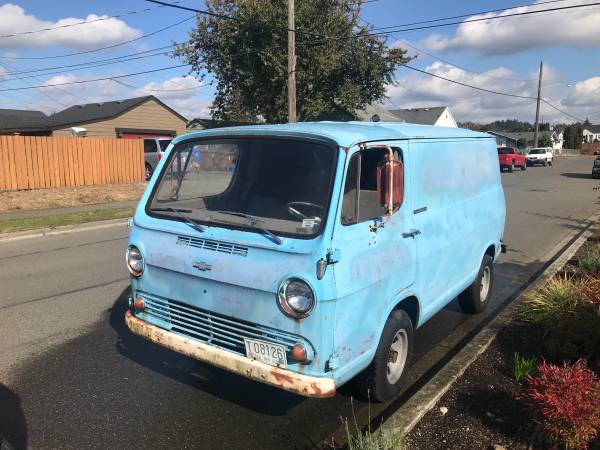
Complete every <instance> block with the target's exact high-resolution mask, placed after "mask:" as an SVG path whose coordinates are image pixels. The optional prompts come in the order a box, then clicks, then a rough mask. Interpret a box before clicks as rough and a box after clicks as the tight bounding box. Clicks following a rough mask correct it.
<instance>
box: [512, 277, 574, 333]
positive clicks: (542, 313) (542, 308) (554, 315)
mask: <svg viewBox="0 0 600 450" xmlns="http://www.w3.org/2000/svg"><path fill="white" fill-rule="evenodd" d="M582 301H584V298H583V295H582V294H581V292H580V290H579V289H578V286H577V285H576V284H575V283H574V282H573V281H572V280H571V279H570V278H569V277H567V276H562V277H556V278H553V279H551V280H550V281H548V282H547V283H546V284H545V285H544V286H543V287H541V288H539V289H537V290H536V291H534V292H533V293H532V294H531V295H529V296H528V297H527V299H526V301H525V303H524V304H523V313H524V315H525V317H527V318H528V319H531V320H533V321H534V322H540V323H541V324H542V325H546V326H552V325H556V323H557V322H560V321H561V320H563V319H565V318H566V317H568V316H569V315H572V314H573V313H574V312H575V311H576V309H577V306H578V304H580V303H581V302H582Z"/></svg>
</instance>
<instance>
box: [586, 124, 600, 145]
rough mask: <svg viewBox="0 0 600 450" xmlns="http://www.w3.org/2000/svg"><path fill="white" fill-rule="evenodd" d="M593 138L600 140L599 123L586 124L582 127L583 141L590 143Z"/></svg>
mask: <svg viewBox="0 0 600 450" xmlns="http://www.w3.org/2000/svg"><path fill="white" fill-rule="evenodd" d="M595 140H598V141H600V125H588V126H587V127H584V129H583V142H587V143H588V144H591V143H592V142H594V141H595Z"/></svg>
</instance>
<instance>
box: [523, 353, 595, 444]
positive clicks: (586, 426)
mask: <svg viewBox="0 0 600 450" xmlns="http://www.w3.org/2000/svg"><path fill="white" fill-rule="evenodd" d="M538 371H539V376H532V377H529V386H528V388H527V389H526V390H525V391H524V392H523V394H522V395H520V396H519V397H517V398H518V399H519V400H524V401H525V402H527V404H528V406H529V407H530V410H531V411H530V412H531V414H532V417H533V418H534V420H536V422H538V423H539V424H540V425H541V426H542V428H543V430H544V431H545V433H546V435H547V437H548V439H549V440H550V441H552V442H553V443H562V444H563V445H564V446H565V447H566V448H587V444H588V443H589V442H590V441H591V440H592V439H593V438H594V437H596V435H597V434H598V429H600V380H599V379H598V377H597V376H596V375H595V374H594V372H592V371H591V370H590V369H588V368H587V367H586V364H585V362H584V361H582V360H579V361H577V362H576V363H575V364H574V365H568V364H566V363H565V365H564V366H562V367H561V366H556V365H553V364H547V363H546V362H543V363H542V364H540V365H539V366H538Z"/></svg>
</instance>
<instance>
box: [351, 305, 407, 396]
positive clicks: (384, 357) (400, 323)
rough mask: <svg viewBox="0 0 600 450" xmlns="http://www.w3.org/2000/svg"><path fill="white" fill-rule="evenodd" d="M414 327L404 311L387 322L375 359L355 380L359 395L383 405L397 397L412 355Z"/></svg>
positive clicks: (395, 312) (394, 313)
mask: <svg viewBox="0 0 600 450" xmlns="http://www.w3.org/2000/svg"><path fill="white" fill-rule="evenodd" d="M413 340H414V337H413V325H412V322H411V320H410V317H408V314H406V312H405V311H403V310H401V309H398V310H396V311H394V312H392V314H390V317H389V318H388V320H387V322H386V324H385V327H384V328H383V332H382V333H381V339H379V344H378V345H377V351H376V352H375V357H374V358H373V361H371V364H370V365H369V367H367V368H366V369H365V371H364V372H363V373H361V374H360V375H359V376H358V379H357V388H358V390H359V393H360V394H361V395H362V396H363V397H365V398H367V397H368V398H369V399H370V400H374V401H377V402H384V401H387V400H391V399H393V398H394V397H396V396H397V395H398V394H399V393H400V389H401V387H402V383H403V382H404V379H405V378H406V373H407V372H408V368H409V367H410V363H411V360H412V352H413Z"/></svg>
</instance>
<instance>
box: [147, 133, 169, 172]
mask: <svg viewBox="0 0 600 450" xmlns="http://www.w3.org/2000/svg"><path fill="white" fill-rule="evenodd" d="M171 140H172V139H171V138H144V161H145V164H144V165H145V169H146V181H148V180H150V177H152V174H153V173H154V169H156V165H157V164H158V162H159V161H160V159H161V158H162V156H163V154H164V152H165V150H166V149H167V147H168V146H169V144H170V143H171Z"/></svg>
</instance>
